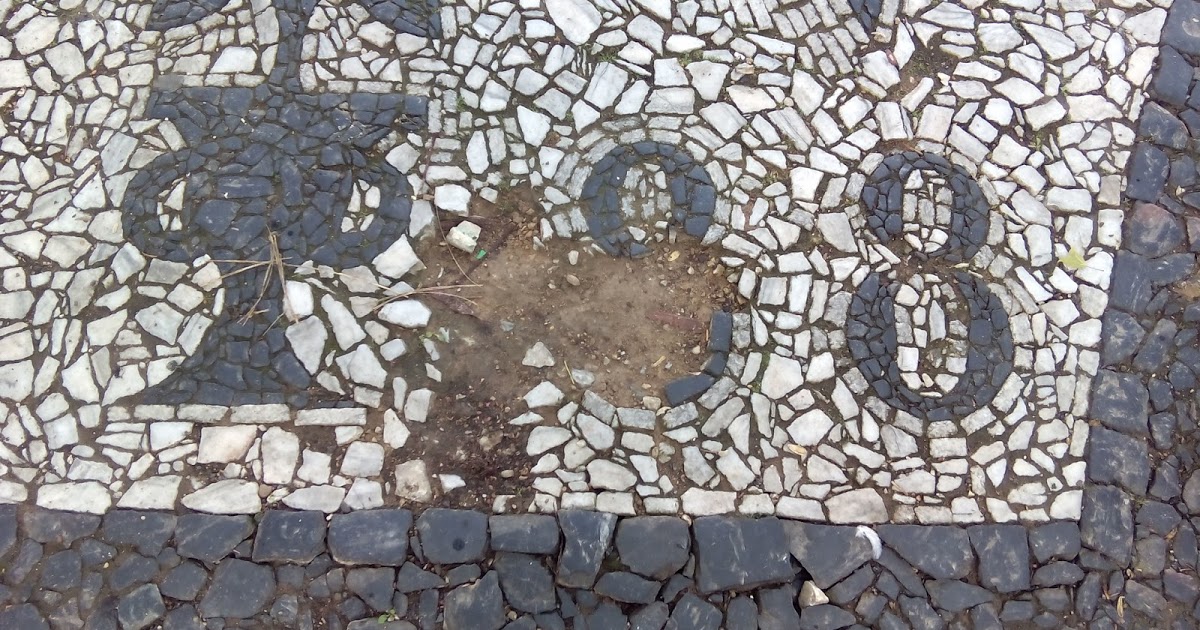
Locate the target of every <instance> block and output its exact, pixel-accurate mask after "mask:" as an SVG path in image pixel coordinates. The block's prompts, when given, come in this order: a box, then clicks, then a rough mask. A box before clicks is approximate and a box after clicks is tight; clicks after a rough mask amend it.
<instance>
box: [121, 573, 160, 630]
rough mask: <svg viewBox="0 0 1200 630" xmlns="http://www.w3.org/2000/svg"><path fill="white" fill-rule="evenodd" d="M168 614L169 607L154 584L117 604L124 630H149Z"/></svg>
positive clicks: (135, 591)
mask: <svg viewBox="0 0 1200 630" xmlns="http://www.w3.org/2000/svg"><path fill="white" fill-rule="evenodd" d="M166 612H167V607H166V605H164V604H163V600H162V596H161V595H159V592H158V587H157V586H155V585H154V584H145V585H143V586H140V587H138V588H136V589H134V590H133V591H132V592H130V593H128V594H127V595H125V596H123V597H121V599H120V601H118V602H117V619H118V620H120V622H121V628H122V629H124V630H142V629H143V628H147V627H149V626H150V625H151V624H153V623H154V622H155V621H158V620H159V619H161V618H162V616H163V614H165V613H166Z"/></svg>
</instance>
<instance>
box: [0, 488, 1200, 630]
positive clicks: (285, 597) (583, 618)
mask: <svg viewBox="0 0 1200 630" xmlns="http://www.w3.org/2000/svg"><path fill="white" fill-rule="evenodd" d="M1143 514H1146V508H1143V509H1142V510H1141V511H1139V519H1140V518H1141V516H1142V515H1143ZM1179 521H1180V517H1179V516H1178V515H1177V514H1176V515H1174V518H1173V520H1170V521H1169V522H1168V520H1164V519H1163V518H1162V517H1159V518H1158V519H1156V520H1154V521H1152V522H1150V523H1148V524H1147V527H1149V528H1151V529H1152V530H1153V531H1156V532H1160V533H1165V532H1166V531H1168V530H1169V528H1170V527H1172V523H1174V524H1175V525H1178V523H1179ZM871 531H873V532H875V533H877V535H878V537H879V539H880V540H881V542H882V545H881V547H880V548H879V550H878V555H876V554H877V551H876V550H875V549H874V548H873V544H872V538H873V536H871V535H868V534H866V533H865V532H863V531H862V529H861V528H855V527H851V526H831V525H820V524H810V523H801V522H796V521H787V520H782V519H778V518H774V517H769V518H760V519H753V518H744V517H734V516H711V517H702V518H697V519H695V520H694V521H693V522H691V523H688V522H687V521H685V520H683V519H680V518H676V517H668V516H641V517H629V518H624V519H619V518H618V517H617V516H615V515H612V514H605V513H599V512H586V511H563V512H559V513H558V514H557V515H494V516H488V515H485V514H483V513H480V512H475V511H469V510H453V509H441V508H436V509H429V510H426V511H425V512H423V513H421V514H420V515H418V516H416V517H415V518H414V514H413V513H412V512H410V511H409V510H405V509H380V510H370V511H360V512H353V513H348V514H336V515H333V516H326V515H323V514H320V513H317V512H295V511H282V510H269V511H267V512H265V513H263V514H261V515H260V516H259V517H257V518H255V519H252V518H251V517H248V516H217V515H205V514H183V515H175V514H169V513H159V512H138V511H114V512H110V513H109V514H107V515H106V516H104V517H99V516H93V515H83V514H72V513H63V512H50V511H45V510H41V509H38V508H32V507H29V508H19V509H18V508H17V507H15V506H6V507H4V508H3V509H0V565H2V566H3V567H4V571H3V577H2V579H0V581H2V583H3V586H0V602H2V605H0V630H8V629H20V630H27V629H28V630H40V629H44V628H56V629H59V628H73V629H77V628H89V629H118V628H119V629H121V630H141V629H143V628H159V627H161V628H162V629H163V630H184V629H186V630H196V629H201V628H210V629H211V628H302V629H309V628H324V629H350V630H363V629H365V628H377V627H381V628H387V629H390V630H400V629H411V628H422V629H431V628H446V629H448V630H500V629H501V628H507V629H512V630H532V629H533V628H545V629H561V628H575V629H583V628H588V629H591V630H599V629H605V630H608V629H626V628H634V629H638V630H661V629H662V628H669V629H672V630H717V628H729V629H755V628H761V629H763V630H773V629H774V630H785V629H786V630H795V629H796V628H804V629H838V628H867V627H872V628H885V629H900V628H947V627H950V628H1012V627H1040V628H1057V627H1064V626H1065V627H1078V628H1082V627H1092V628H1112V627H1116V626H1117V625H1118V624H1125V625H1128V624H1130V623H1134V622H1137V623H1142V624H1143V625H1141V626H1140V627H1175V628H1188V627H1194V626H1193V625H1192V623H1191V622H1188V621H1185V618H1186V616H1187V614H1188V613H1189V612H1190V610H1191V606H1192V605H1193V603H1194V602H1195V600H1196V598H1197V592H1198V589H1200V585H1198V583H1197V581H1196V579H1195V578H1194V577H1193V576H1192V575H1191V573H1192V572H1194V569H1195V555H1196V552H1195V542H1194V539H1193V540H1192V542H1191V545H1192V546H1191V548H1190V554H1191V555H1190V556H1188V557H1186V559H1184V555H1183V554H1179V553H1178V552H1179V551H1180V550H1181V545H1180V543H1179V542H1178V540H1179V538H1177V539H1176V542H1175V543H1174V548H1173V550H1174V551H1175V552H1176V553H1175V554H1174V560H1175V562H1178V563H1181V564H1182V565H1183V567H1184V568H1182V570H1180V571H1176V570H1174V569H1171V570H1166V571H1165V572H1164V569H1163V567H1162V560H1163V557H1164V555H1165V550H1160V552H1159V554H1158V556H1157V557H1158V559H1159V564H1158V566H1154V567H1152V566H1149V564H1148V562H1150V559H1149V558H1148V557H1147V553H1148V552H1147V551H1144V550H1142V549H1141V547H1140V546H1139V551H1138V553H1137V555H1136V558H1137V562H1136V563H1135V565H1134V567H1133V571H1134V572H1135V574H1136V575H1138V576H1139V579H1136V580H1134V579H1127V578H1126V577H1125V576H1126V571H1125V568H1124V566H1123V565H1122V564H1121V561H1120V560H1119V559H1114V558H1110V557H1107V556H1105V555H1104V554H1102V553H1099V552H1097V551H1093V550H1090V549H1088V548H1087V547H1086V541H1087V539H1088V537H1089V535H1091V534H1090V533H1089V532H1088V531H1087V530H1086V528H1085V529H1084V530H1083V531H1081V529H1080V527H1079V526H1078V525H1076V524H1074V523H1050V524H1046V525H1042V526H1039V527H1034V528H1028V529H1027V528H1026V527H1024V526H1022V525H977V526H972V527H965V528H964V527H952V526H937V527H935V526H917V525H884V526H879V527H877V528H875V529H874V530H871ZM1144 571H1146V572H1154V571H1157V572H1159V573H1162V577H1161V579H1159V578H1154V579H1147V578H1143V577H1142V576H1143V572H1144ZM1159 590H1162V591H1164V592H1165V593H1167V595H1168V597H1169V598H1171V601H1170V602H1168V601H1167V600H1166V599H1164V598H1163V596H1161V595H1159V594H1158V591H1159ZM1114 593H1123V598H1124V601H1123V602H1122V603H1118V601H1117V599H1116V597H1115V596H1114V595H1113V594H1114ZM1089 622H1090V623H1089ZM1135 626H1136V623H1135Z"/></svg>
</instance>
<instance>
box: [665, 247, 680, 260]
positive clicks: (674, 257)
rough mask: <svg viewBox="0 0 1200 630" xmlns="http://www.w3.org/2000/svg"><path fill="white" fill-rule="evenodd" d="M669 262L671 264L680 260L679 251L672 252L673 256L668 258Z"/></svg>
mask: <svg viewBox="0 0 1200 630" xmlns="http://www.w3.org/2000/svg"><path fill="white" fill-rule="evenodd" d="M667 260H668V261H669V262H675V261H676V260H679V250H675V251H673V252H671V255H670V256H667Z"/></svg>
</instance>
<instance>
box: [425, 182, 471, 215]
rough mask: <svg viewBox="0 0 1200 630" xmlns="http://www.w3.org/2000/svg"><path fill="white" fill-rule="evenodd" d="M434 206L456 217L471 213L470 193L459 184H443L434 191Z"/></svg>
mask: <svg viewBox="0 0 1200 630" xmlns="http://www.w3.org/2000/svg"><path fill="white" fill-rule="evenodd" d="M433 205H437V206H438V208H440V209H443V210H445V211H448V212H454V214H456V215H466V214H468V212H469V211H470V191H469V190H467V188H464V187H462V186H460V185H457V184H443V185H442V186H438V187H437V188H434V190H433Z"/></svg>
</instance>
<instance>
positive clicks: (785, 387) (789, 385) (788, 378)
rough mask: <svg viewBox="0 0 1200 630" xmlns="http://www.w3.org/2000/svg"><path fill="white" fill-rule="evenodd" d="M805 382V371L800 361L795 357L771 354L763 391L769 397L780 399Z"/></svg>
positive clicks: (764, 374)
mask: <svg viewBox="0 0 1200 630" xmlns="http://www.w3.org/2000/svg"><path fill="white" fill-rule="evenodd" d="M803 384H804V372H803V369H802V367H801V365H800V362H799V361H797V360H795V359H789V358H787V357H781V356H779V355H776V354H773V355H771V359H770V362H769V363H768V364H767V369H766V371H765V372H764V373H763V379H762V393H763V395H764V396H766V397H767V398H770V399H772V400H779V399H780V398H783V397H785V396H787V395H788V394H790V393H792V392H793V391H795V390H796V388H797V387H800V386H801V385H803Z"/></svg>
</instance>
